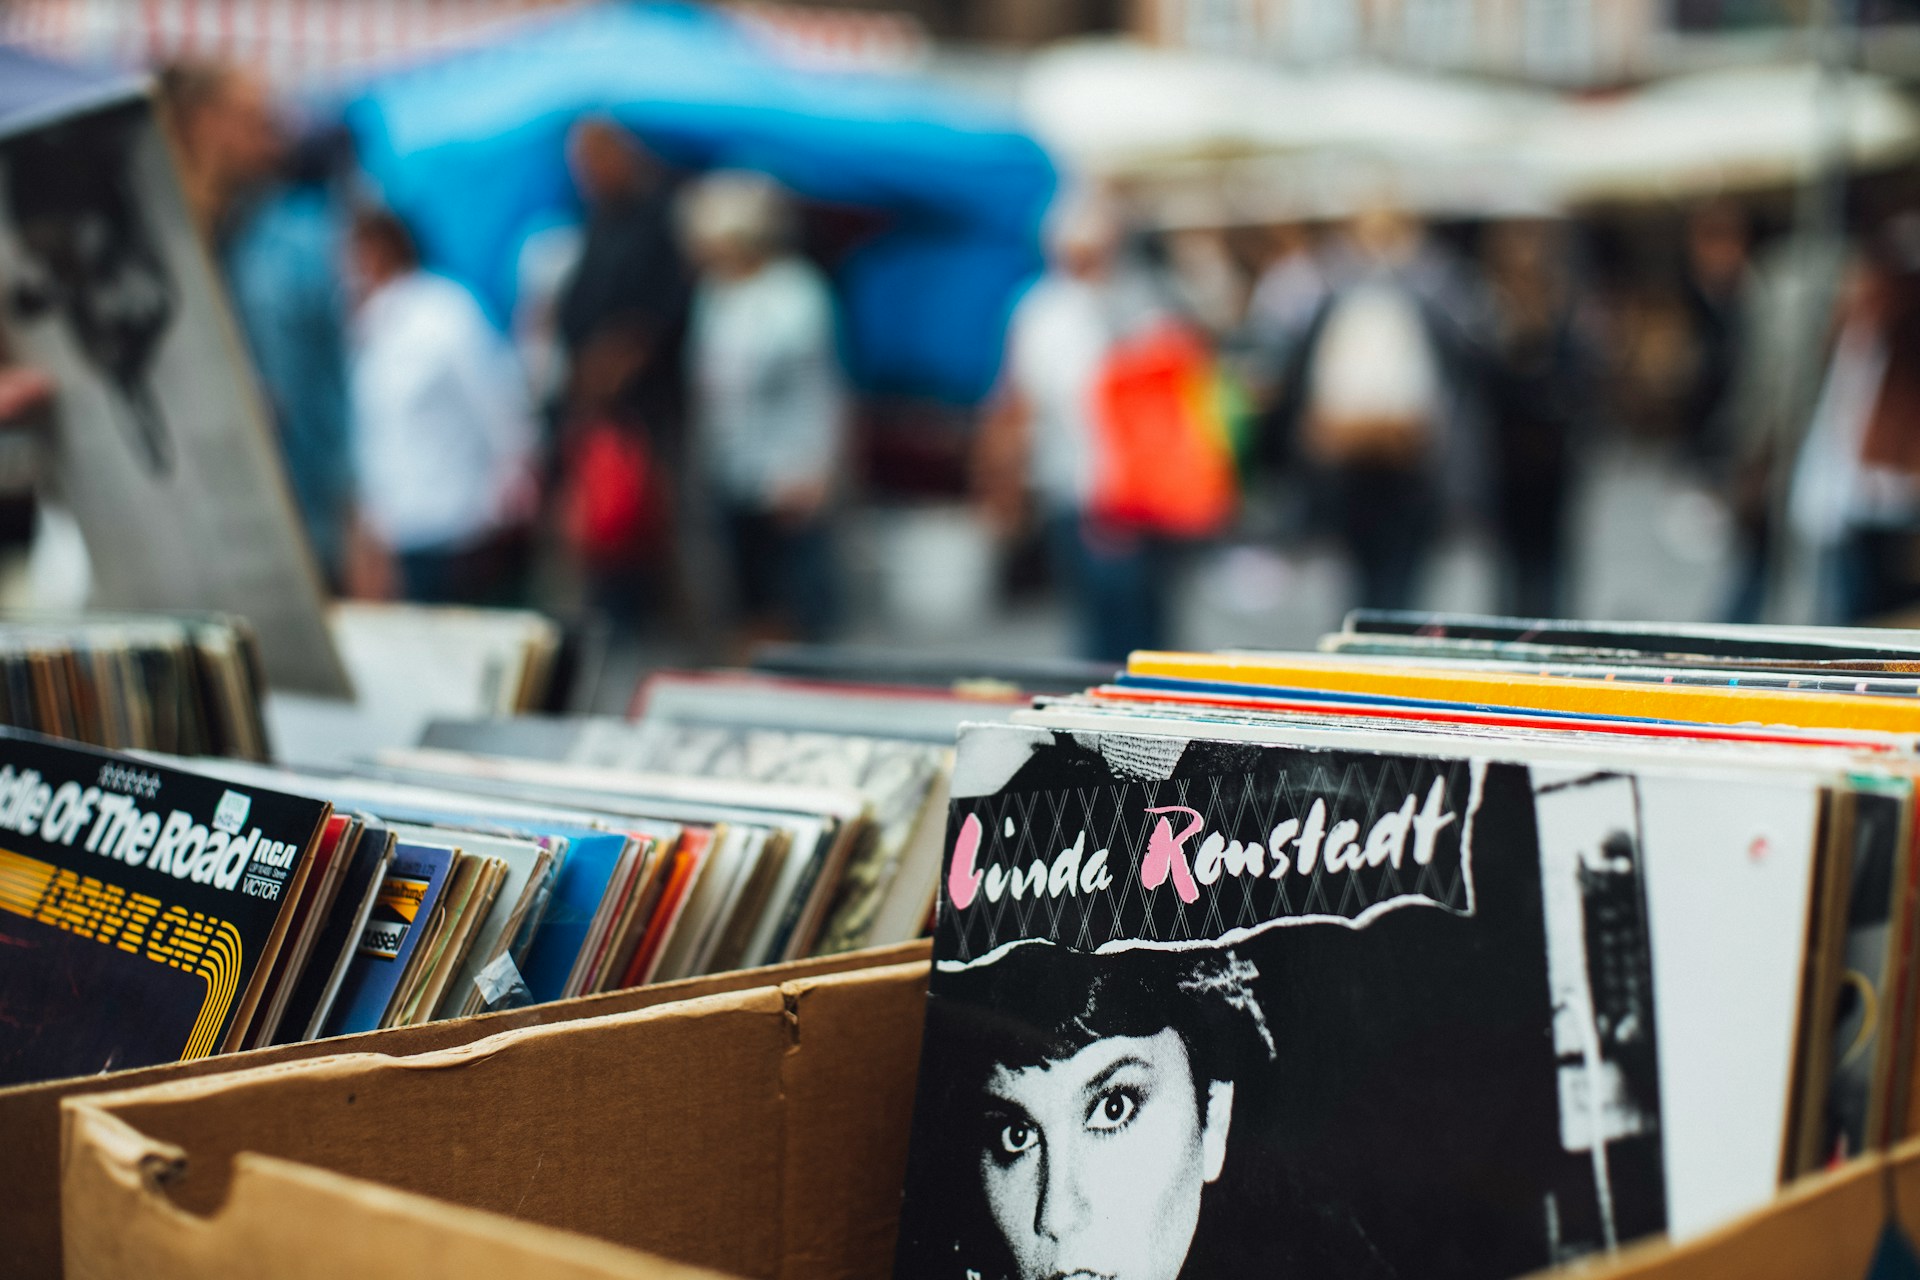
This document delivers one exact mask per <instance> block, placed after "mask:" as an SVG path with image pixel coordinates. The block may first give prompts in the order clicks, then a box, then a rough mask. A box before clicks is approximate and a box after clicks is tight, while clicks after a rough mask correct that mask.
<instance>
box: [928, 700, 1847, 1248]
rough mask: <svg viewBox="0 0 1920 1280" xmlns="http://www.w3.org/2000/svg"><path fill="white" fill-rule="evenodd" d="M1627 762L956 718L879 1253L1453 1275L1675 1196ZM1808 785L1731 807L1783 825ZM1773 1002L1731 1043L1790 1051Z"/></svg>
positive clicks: (1782, 877) (1793, 829)
mask: <svg viewBox="0 0 1920 1280" xmlns="http://www.w3.org/2000/svg"><path fill="white" fill-rule="evenodd" d="M1643 783H1644V780H1643V779H1641V778H1638V777H1636V776H1634V775H1632V774H1630V773H1625V772H1621V771H1618V770H1605V769H1596V770H1578V769H1565V768H1559V767H1556V768H1554V769H1551V770H1536V769H1530V768H1529V767H1527V766H1526V765H1523V764H1517V763H1501V762H1488V761H1484V760H1471V759H1465V758H1460V759H1449V758H1444V757H1411V756H1395V755H1376V754H1366V753H1362V752H1345V751H1317V750H1306V749H1301V748H1293V747H1275V746H1266V745H1261V744H1251V743H1245V742H1208V741H1189V740H1186V739H1182V738H1175V737H1149V736H1137V735H1123V734H1112V733H1104V734H1094V733H1069V732H1065V731H1061V732H1052V731H1045V730H1033V729H1026V728H1015V727H1009V726H979V727H970V728H969V729H968V730H967V731H966V733H965V735H964V736H963V739H962V745H961V753H960V766H959V771H958V774H957V776H956V780H955V796H956V799H955V801H954V804H953V807H952V811H951V818H950V824H949V834H948V852H947V863H946V871H945V876H944V880H943V884H942V894H941V902H940V911H939V919H938V923H937V926H936V932H935V960H936V964H935V971H934V974H933V977H932V980H931V987H930V995H929V1004H928V1022H927V1035H926V1041H925V1047H924V1049H923V1052H922V1060H921V1061H922V1066H921V1079H920V1093H919V1099H918V1104H917V1111H916V1116H915V1124H914V1131H913V1138H912V1155H911V1161H910V1172H909V1179H908V1186H907V1193H906V1201H905V1208H904V1214H903V1218H902V1222H901V1234H900V1244H899V1253H898V1264H897V1267H896V1274H897V1275H898V1276H900V1277H902V1278H905V1277H910V1276H911V1277H936V1276H951V1277H955V1278H956V1280H962V1278H964V1277H981V1278H982V1280H990V1278H997V1277H1020V1278H1022V1280H1041V1278H1043V1277H1046V1278H1051V1277H1063V1276H1065V1277H1112V1278H1115V1280H1119V1278H1122V1277H1124V1278H1127V1280H1135V1278H1139V1280H1173V1277H1177V1276H1189V1277H1197V1276H1219V1277H1234V1276H1253V1275H1262V1276H1266V1275H1276V1274H1293V1275H1329V1276H1330V1275H1339V1276H1343V1277H1345V1276H1414V1275H1418V1276H1434V1277H1439V1276H1445V1277H1461V1278H1463V1280H1464V1278H1470V1277H1504V1276H1517V1275H1522V1274H1525V1273H1528V1272H1531V1271H1534V1270H1537V1269H1539V1268H1541V1267H1544V1266H1548V1265H1551V1264H1553V1263H1555V1262H1559V1261H1562V1260H1565V1259H1568V1258H1572V1257H1576V1256H1579V1255H1583V1254H1587V1253H1592V1252H1595V1251H1599V1250H1603V1249H1607V1248H1610V1247H1613V1246H1616V1245H1618V1244H1622V1243H1625V1242H1628V1241H1631V1240H1634V1239H1636V1238H1639V1237H1643V1236H1646V1235H1649V1234H1652V1233H1657V1232H1660V1231H1663V1230H1666V1229H1668V1228H1669V1226H1670V1225H1671V1218H1672V1216H1673V1213H1672V1210H1673V1207H1674V1204H1675V1201H1674V1199H1673V1197H1672V1196H1671V1195H1670V1188H1669V1185H1668V1181H1669V1178H1668V1170H1669V1167H1670V1165H1671V1163H1672V1160H1671V1158H1670V1155H1669V1148H1671V1147H1673V1146H1674V1145H1675V1140H1674V1138H1673V1135H1669V1134H1667V1133H1666V1132H1665V1128H1666V1120H1667V1115H1668V1109H1669V1107H1670V1105H1671V1104H1672V1099H1670V1098H1669V1097H1667V1096H1666V1094H1667V1090H1668V1086H1669V1084H1670V1083H1671V1085H1672V1087H1674V1088H1676V1089H1678V1091H1679V1093H1680V1094H1681V1096H1682V1098H1683V1099H1688V1100H1689V1101H1690V1098H1691V1095H1692V1093H1693V1091H1694V1086H1693V1085H1692V1083H1691V1082H1689V1081H1687V1080H1683V1079H1679V1078H1677V1077H1676V1078H1675V1079H1673V1080H1672V1081H1671V1082H1670V1081H1668V1080H1667V1079H1666V1078H1663V1075H1662V1071H1661V1061H1662V1053H1663V1048H1664V1046H1663V1044H1662V1037H1663V1032H1664V1031H1666V1030H1667V1029H1668V1028H1667V1024H1663V1023H1662V1021H1661V1019H1660V1016H1659V1011H1658V1008H1657V1006H1658V1003H1659V998H1660V995H1661V994H1662V989H1661V987H1660V984H1659V983H1658V982H1657V981H1656V977H1655V972H1654V969H1655V962H1654V951H1655V949H1656V947H1655V933H1656V927H1655V922H1654V912H1653V910H1652V904H1651V900H1650V884H1651V882H1652V881H1653V879H1654V877H1652V876H1650V875H1649V871H1648V865H1647V843H1648V831H1647V815H1648V813H1649V811H1650V806H1649V805H1647V804H1645V803H1643V801H1644V800H1645V799H1646V797H1644V796H1643V795H1642V794H1641V792H1642V790H1643ZM1793 791H1795V789H1794V788H1787V789H1785V791H1783V792H1782V794H1785V793H1786V792H1793ZM1719 798H1720V799H1722V800H1727V801H1731V800H1733V799H1735V798H1736V797H1734V796H1733V795H1732V794H1731V793H1727V794H1724V795H1721V796H1720V797H1719ZM1816 811H1817V805H1816V804H1815V803H1814V801H1813V794H1812V792H1811V790H1810V789H1806V788H1800V789H1798V793H1797V794H1796V795H1795V796H1794V799H1793V803H1792V804H1789V805H1787V806H1786V807H1784V808H1776V809H1775V810H1774V811H1772V812H1769V813H1765V814H1762V815H1760V816H1759V817H1758V819H1757V820H1758V821H1760V822H1762V823H1768V824H1772V828H1770V829H1771V837H1770V838H1772V839H1774V840H1777V841H1779V842H1780V843H1781V844H1782V845H1783V846H1788V845H1793V844H1795V843H1796V842H1797V843H1800V844H1804V845H1805V846H1806V847H1805V849H1804V850H1801V853H1802V854H1810V851H1811V839H1812V833H1813V825H1812V824H1813V822H1814V818H1815V814H1816ZM1705 816H1706V817H1707V818H1708V819H1711V818H1712V817H1713V816H1714V802H1713V797H1711V796H1710V797H1709V801H1708V804H1707V813H1706V815H1705ZM1727 834H1728V836H1729V838H1730V839H1745V838H1747V837H1746V836H1745V834H1744V832H1743V831H1739V830H1732V829H1729V831H1728V833H1727ZM1769 847H1771V846H1769ZM1717 856H1719V855H1718V853H1717V852H1715V851H1712V850H1709V851H1706V852H1704V853H1703V854H1702V857H1703V858H1706V857H1717ZM1776 861H1777V862H1778V863H1779V864H1780V865H1781V866H1782V867H1783V868H1784V870H1783V872H1781V873H1774V872H1772V871H1771V869H1769V874H1768V876H1767V883H1768V884H1774V883H1782V884H1786V885H1788V886H1789V888H1788V891H1787V892H1785V893H1782V894H1778V895H1776V896H1777V897H1779V898H1780V899H1781V910H1782V911H1783V912H1791V911H1792V910H1795V909H1799V910H1802V911H1804V909H1805V905H1806V898H1805V884H1804V881H1805V875H1804V872H1805V867H1806V865H1807V864H1805V863H1804V862H1796V861H1795V859H1794V857H1792V856H1785V857H1782V858H1779V859H1776ZM1795 885H1797V886H1798V887H1797V888H1794V887H1793V886H1795ZM1732 892H1733V896H1735V897H1739V896H1740V891H1739V890H1738V888H1737V887H1736V888H1735V889H1734V890H1733V891H1732ZM1796 895H1797V896H1796ZM1789 949H1790V948H1789ZM1669 950H1672V951H1674V952H1675V955H1674V959H1675V961H1676V963H1682V962H1684V960H1685V957H1684V956H1682V955H1680V954H1679V949H1678V948H1677V947H1672V948H1669ZM1796 958H1797V956H1796ZM1709 977H1710V975H1709ZM1779 1021H1780V1016H1779V1014H1778V1011H1777V1010H1774V1009H1769V1010H1765V1011H1761V1013H1760V1014H1757V1015H1755V1016H1754V1017H1752V1018H1749V1019H1748V1023H1749V1025H1747V1026H1746V1028H1745V1032H1744V1034H1746V1035H1747V1036H1748V1037H1749V1040H1748V1042H1747V1043H1745V1044H1744V1045H1743V1046H1742V1047H1743V1049H1744V1050H1745V1051H1747V1052H1748V1053H1749V1054H1751V1052H1752V1050H1753V1048H1754V1046H1755V1045H1756V1044H1761V1043H1765V1044H1766V1045H1768V1046H1771V1047H1769V1048H1768V1050H1767V1052H1768V1053H1773V1052H1774V1050H1775V1049H1777V1056H1778V1057H1779V1058H1780V1060H1781V1061H1780V1067H1781V1070H1782V1071H1784V1070H1785V1069H1786V1066H1787V1063H1788V1061H1789V1059H1790V1057H1791V1048H1792V1031H1793V1028H1792V1025H1791V1024H1792V1010H1791V1008H1790V1007H1789V1008H1788V1009H1787V1011H1786V1014H1785V1021H1786V1025H1785V1026H1784V1028H1782V1027H1778V1026H1776V1025H1774V1024H1776V1023H1778V1022H1779ZM1763 1024H1764V1025H1763ZM1710 1032H1711V1033H1714V1034H1724V1033H1725V1032H1726V1028H1702V1029H1700V1030H1699V1031H1698V1032H1696V1031H1694V1030H1691V1029H1681V1030H1680V1031H1679V1032H1678V1035H1679V1038H1681V1039H1682V1040H1684V1041H1689V1042H1693V1041H1699V1040H1702V1039H1704V1037H1705V1036H1706V1035H1707V1034H1709V1033H1710ZM1741 1034H1742V1032H1741V1031H1740V1029H1739V1028H1735V1031H1734V1035H1735V1038H1736V1039H1738V1038H1739V1036H1740V1035H1741ZM1775 1040H1777V1041H1778V1044H1777V1045H1774V1044H1773V1041H1775ZM1780 1083H1781V1085H1782V1086H1784V1077H1783V1078H1782V1079H1781V1081H1780ZM1782 1091H1783V1092H1784V1088H1783V1090H1782ZM1782 1104H1783V1099H1776V1100H1774V1101H1773V1102H1772V1103H1771V1104H1770V1105H1771V1107H1772V1108H1773V1110H1774V1112H1775V1113H1776V1114H1777V1112H1778V1108H1779V1106H1780V1105H1782ZM1763 1109H1764V1108H1763ZM1776 1140H1777V1134H1776ZM1681 1141H1683V1142H1693V1141H1694V1139H1693V1138H1692V1137H1691V1136H1690V1134H1689V1131H1687V1130H1685V1129H1684V1128H1683V1131H1682V1134H1681ZM1709 1141H1711V1140H1710V1139H1709ZM1723 1154H1725V1159H1724V1160H1719V1163H1720V1164H1728V1163H1739V1162H1742V1161H1743V1159H1744V1157H1743V1156H1742V1155H1741V1153H1739V1152H1731V1153H1723ZM1695 1156H1697V1153H1695V1155H1690V1156H1688V1157H1687V1158H1688V1159H1689V1160H1693V1161H1694V1164H1696V1165H1697V1164H1699V1160H1698V1159H1696V1158H1695ZM1717 1159H1718V1157H1717V1156H1716V1157H1711V1158H1709V1159H1708V1160H1707V1163H1708V1164H1714V1163H1715V1160H1717ZM1683 1163H1685V1162H1684V1161H1683ZM1688 1167H1689V1169H1690V1170H1691V1169H1692V1168H1693V1165H1689V1166H1688ZM1723 1173H1724V1170H1723V1169H1720V1168H1718V1167H1716V1168H1714V1169H1711V1170H1709V1171H1708V1172H1707V1173H1706V1174H1704V1175H1701V1187H1702V1190H1701V1191H1700V1192H1699V1193H1697V1194H1696V1193H1695V1192H1694V1191H1693V1190H1692V1189H1689V1190H1688V1192H1687V1195H1688V1196H1689V1197H1691V1199H1689V1200H1688V1201H1687V1204H1688V1206H1689V1207H1687V1208H1684V1209H1683V1210H1682V1216H1685V1217H1692V1216H1696V1210H1695V1209H1694V1208H1693V1207H1691V1206H1692V1205H1696V1204H1701V1205H1703V1204H1705V1203H1706V1200H1709V1199H1711V1196H1712V1195H1713V1194H1717V1193H1720V1192H1722V1191H1723V1190H1724V1184H1725V1179H1724V1178H1723V1177H1722V1174H1723ZM1695 1176H1696V1175H1695V1173H1693V1172H1689V1174H1688V1177H1689V1178H1693V1177H1695ZM1775 1176H1777V1167H1776V1168H1775V1169H1762V1170H1758V1171H1757V1172H1754V1173H1753V1174H1752V1175H1751V1176H1749V1177H1747V1179H1746V1187H1747V1190H1748V1191H1750V1190H1751V1188H1752V1187H1753V1186H1758V1187H1759V1188H1760V1189H1761V1192H1762V1193H1763V1194H1764V1191H1765V1189H1766V1188H1767V1187H1768V1186H1770V1180H1771V1179H1772V1178H1773V1177H1775ZM1733 1181H1734V1183H1736V1184H1738V1183H1740V1182H1741V1179H1740V1178H1738V1177H1736V1178H1734V1179H1733ZM1703 1197H1704V1198H1703Z"/></svg>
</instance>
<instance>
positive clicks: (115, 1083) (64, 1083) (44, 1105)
mask: <svg viewBox="0 0 1920 1280" xmlns="http://www.w3.org/2000/svg"><path fill="white" fill-rule="evenodd" d="M928 947H929V944H928V943H926V942H913V943H907V944H905V945H902V946H893V947H876V948H873V949H871V950H867V951H855V952H849V953H847V954H845V955H838V956H827V957H822V958H820V959H817V960H801V961H796V962H794V963H792V964H787V965H777V966H773V967H771V968H763V969H748V970H742V971H740V972H737V973H727V974H719V975H715V976H713V977H707V978H693V979H689V980H687V981H684V982H671V983H662V984H661V985H659V986H653V987H640V988H635V989H632V990H628V991H614V992H608V993H607V994H604V995H597V996H583V997H581V998H580V999H577V1000H563V1001H558V1002H555V1003H553V1004H545V1005H536V1006H533V1007H531V1008H526V1009H514V1010H509V1011H507V1012H503V1013H492V1014H483V1015H481V1016H480V1017H476V1018H461V1019H457V1020H454V1021H449V1022H436V1023H432V1024H430V1025H427V1026H423V1027H400V1028H395V1029H393V1030H390V1031H375V1032H370V1033H368V1034H366V1035H357V1036H342V1037H339V1038H337V1039H333V1040H320V1041H313V1042H309V1043H305V1044H296V1045H286V1046H282V1047H280V1048H274V1049H258V1050H254V1051H252V1052H250V1053H238V1054H228V1055H226V1056H223V1057H214V1058H201V1059H197V1060H195V1061H193V1062H180V1063H173V1064H170V1065H167V1066H161V1067H149V1068H146V1069H143V1070H137V1071H123V1072H115V1073H113V1074H110V1075H101V1076H86V1077H80V1078H74V1079H67V1080H55V1081H49V1082H46V1083H42V1084H32V1085H18V1086H15V1087H13V1088H10V1089H0V1147H3V1148H4V1152H5V1156H4V1158H0V1276H9V1277H14V1276H18V1277H24V1278H29V1280H38V1278H42V1277H57V1276H59V1275H60V1273H61V1270H60V1203H59V1195H60V1103H61V1101H62V1100H63V1099H65V1098H70V1097H78V1096H81V1095H84V1094H90V1093H101V1092H107V1091H117V1090H123V1089H133V1088H139V1087H142V1086H146V1085H153V1084H162V1083H166V1082H170V1081H180V1080H190V1079H199V1078H202V1077H205V1076H209V1075H213V1074H216V1073H223V1072H229V1071H240V1070H245V1069H247V1068H251V1067H259V1066H268V1065H273V1064H280V1063H289V1062H298V1061H303V1060H306V1059H310V1058H316V1057H322V1056H334V1055H338V1054H342V1053H381V1054H388V1055H392V1056H396V1057H403V1056H407V1055H412V1054H420V1053H430V1052H433V1051H435V1050H440V1049H446V1048H450V1047H453V1046H456V1045H463V1044H468V1043H471V1042H472V1041H475V1040H479V1039H482V1038H484V1037H486V1036H490V1035H495V1034H498V1033H499V1032H502V1031H508V1030H513V1029H516V1028H522V1027H535V1026H546V1025H550V1024H552V1023H556V1022H565V1021H571V1020H575V1019H579V1018H590V1017H598V1016H602V1015H605V1014H612V1013H628V1012H632V1011H634V1010H637V1009H647V1008H652V1007H654V1006H656V1005H659V1004H663V1003H667V1002H670V1001H675V1000H685V999H691V998H694V997H698V996H706V995H712V994H715V993H718V992H727V991H739V990H745V989H750V988H755V987H765V986H768V985H770V984H773V985H777V984H778V983H780V982H783V981H788V980H792V979H800V978H806V977H811V976H815V975H819V974H826V973H838V972H843V971H846V970H850V969H858V968H867V967H871V966H875V965H891V964H898V963H900V962H902V961H907V960H922V959H925V958H926V956H927V954H928Z"/></svg>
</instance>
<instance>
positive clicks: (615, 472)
mask: <svg viewBox="0 0 1920 1280" xmlns="http://www.w3.org/2000/svg"><path fill="white" fill-rule="evenodd" d="M665 527H666V491H665V488H664V486H663V485H662V484H661V482H660V468H659V466H658V465H657V464H656V463H655V461H654V458H653V451H652V450H651V449H649V448H648V447H647V442H646V440H645V439H644V438H643V436H642V435H641V433H640V432H638V431H633V430H628V429H625V428H623V427H621V426H619V425H618V424H616V423H613V422H609V421H606V420H600V421H596V422H592V423H589V424H587V426H586V427H585V428H584V429H582V430H581V431H580V432H579V434H577V435H576V436H575V437H574V439H573V443H572V445H571V447H570V448H569V449H568V451H567V473H566V477H565V479H564V481H563V484H562V489H561V502H560V530H561V534H562V536H564V537H565V539H566V542H567V545H568V546H569V547H571V548H572V549H573V550H574V552H575V553H576V554H577V555H579V556H580V558H581V559H582V560H585V561H586V562H587V563H589V564H592V565H600V566H613V565H623V564H631V563H633V562H634V561H637V560H640V559H643V558H645V557H646V555H647V553H648V552H650V551H651V550H653V548H654V546H655V544H656V543H657V542H658V541H659V539H660V536H661V532H662V531H663V530H664V529H665Z"/></svg>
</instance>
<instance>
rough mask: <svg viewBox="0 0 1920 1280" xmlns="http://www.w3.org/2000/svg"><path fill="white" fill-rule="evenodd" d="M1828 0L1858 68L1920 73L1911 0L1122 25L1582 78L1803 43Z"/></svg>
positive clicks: (1198, 11) (1447, 8)
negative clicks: (1852, 34)
mask: <svg viewBox="0 0 1920 1280" xmlns="http://www.w3.org/2000/svg"><path fill="white" fill-rule="evenodd" d="M1829 9H1830V10H1831V12H1832V14H1833V15H1834V16H1836V17H1839V18H1845V19H1851V20H1857V21H1858V22H1859V23H1860V24H1861V26H1862V28H1863V36H1862V39H1861V42H1860V43H1861V49H1860V58H1861V60H1862V62H1863V63H1864V64H1865V65H1866V66H1868V67H1870V68H1873V69H1876V70H1885V71H1891V72H1896V73H1905V74H1907V75H1920V2H1917V0H1858V2H1857V3H1854V4H1852V5H1847V4H1835V5H1831V6H1825V5H1823V4H1822V3H1821V2H1820V0H1137V4H1136V5H1135V8H1134V19H1133V25H1134V30H1135V33H1136V34H1138V35H1139V36H1141V37H1142V38H1144V39H1146V40H1148V41H1150V42H1153V43H1156V44H1162V45H1170V46H1175V47H1182V48H1191V49H1199V50H1206V51H1210V52H1223V53H1225V52H1231V53H1239V54H1245V53H1248V52H1259V53H1261V54H1264V55H1266V56H1268V57H1272V58H1276V59H1279V60H1282V61H1287V62H1297V63H1321V62H1330V61H1335V62H1337V61H1349V60H1354V59H1378V60H1384V61H1388V62H1395V63H1401V64H1404V65H1410V66H1419V67H1426V68H1431V69H1435V70H1445V71H1461V72H1474V73H1479V74H1485V75H1495V76H1502V77H1517V78H1522V79H1528V80H1535V81H1540V82H1544V83H1548V84H1556V85H1564V86H1568V87H1586V86H1604V85H1610V84H1618V83H1623V82H1627V81H1632V80H1638V79H1643V78H1646V77H1649V76H1655V75H1661V74H1666V73H1670V72H1675V71H1683V70H1694V69H1700V68H1703V67H1709V66H1716V65H1726V64H1730V63H1742V62H1752V61H1765V60H1772V59H1777V58H1782V57H1791V56H1795V55H1799V54H1804V53H1805V52H1806V48H1805V46H1806V44H1807V42H1808V41H1809V39H1811V37H1810V36H1809V34H1808V28H1809V24H1810V23H1814V22H1817V21H1819V20H1821V19H1822V18H1823V17H1824V16H1825V15H1826V13H1827V12H1828V11H1829Z"/></svg>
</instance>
